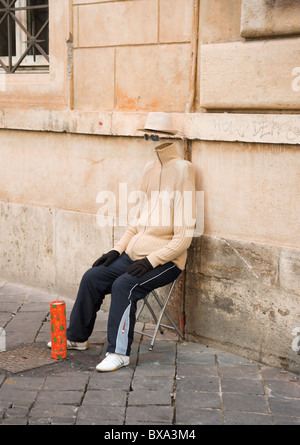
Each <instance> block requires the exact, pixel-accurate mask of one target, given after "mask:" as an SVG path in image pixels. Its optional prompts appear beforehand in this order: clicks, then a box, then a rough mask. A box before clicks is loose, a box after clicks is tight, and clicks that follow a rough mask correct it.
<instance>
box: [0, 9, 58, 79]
mask: <svg viewBox="0 0 300 445" xmlns="http://www.w3.org/2000/svg"><path fill="white" fill-rule="evenodd" d="M16 2H17V0H12V1H9V0H0V16H1V14H3V15H2V17H0V25H1V24H2V23H3V22H4V20H5V19H6V18H7V38H8V65H6V64H5V63H4V62H3V61H2V60H1V58H0V65H1V67H2V68H3V69H4V70H5V71H6V73H15V71H16V70H17V69H18V68H19V67H20V65H21V63H22V62H23V60H24V59H25V57H26V56H27V55H28V53H29V52H30V51H31V50H33V55H34V57H35V54H36V50H38V52H39V53H40V54H41V55H42V56H44V58H45V59H46V61H47V62H48V63H49V55H48V54H47V53H46V52H45V51H44V49H43V48H42V47H41V45H40V43H42V42H44V41H45V40H39V39H38V37H39V36H40V35H41V33H42V32H43V31H44V30H45V29H46V27H47V26H48V25H49V12H48V14H47V19H46V20H45V22H44V23H43V25H42V26H41V28H40V29H39V30H38V31H37V32H36V31H35V26H33V32H32V33H30V32H29V31H28V29H27V28H26V27H25V26H24V25H23V23H22V22H21V21H20V20H19V19H18V17H17V16H16V14H15V13H16V12H17V11H22V10H25V11H32V10H38V9H47V10H48V11H49V5H48V2H47V3H44V4H40V5H31V6H15V4H16ZM1 6H4V7H1ZM13 24H15V26H17V25H18V26H19V27H20V28H21V30H22V31H23V32H24V33H25V34H26V36H27V40H26V42H25V43H26V44H27V48H26V49H25V50H24V51H23V54H22V55H21V56H20V58H19V59H18V60H17V62H16V63H15V64H13V32H15V31H14V27H13V26H12V25H13Z"/></svg>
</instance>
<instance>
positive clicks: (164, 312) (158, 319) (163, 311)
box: [134, 280, 184, 351]
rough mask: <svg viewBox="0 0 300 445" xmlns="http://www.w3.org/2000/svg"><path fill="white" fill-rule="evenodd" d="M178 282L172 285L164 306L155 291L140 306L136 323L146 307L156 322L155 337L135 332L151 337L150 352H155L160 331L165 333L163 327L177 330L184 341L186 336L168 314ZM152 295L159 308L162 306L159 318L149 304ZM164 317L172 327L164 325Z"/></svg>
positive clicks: (138, 332)
mask: <svg viewBox="0 0 300 445" xmlns="http://www.w3.org/2000/svg"><path fill="white" fill-rule="evenodd" d="M176 281H177V280H175V281H173V283H172V285H171V287H170V289H169V293H168V295H167V298H166V301H165V303H164V304H163V303H162V301H161V300H160V298H159V296H158V294H157V292H156V291H155V290H153V291H152V292H150V294H148V295H147V296H146V297H145V298H144V299H143V301H142V304H141V306H140V308H139V311H138V313H137V316H136V321H138V319H139V317H140V315H141V313H142V312H143V309H144V307H145V306H147V308H148V309H149V311H150V313H151V315H152V317H153V319H154V321H155V323H156V325H155V329H154V333H153V335H151V334H147V333H146V332H141V331H138V330H135V331H134V332H136V333H137V334H141V335H145V336H146V337H150V338H152V340H151V343H150V347H149V351H152V350H153V347H154V343H155V339H156V336H157V333H158V331H160V333H161V334H163V333H164V331H163V329H162V328H161V327H164V328H168V329H173V330H175V331H176V332H177V334H178V335H179V336H180V337H181V338H182V340H184V335H183V334H182V333H181V332H180V330H179V329H178V327H177V326H176V324H175V322H174V321H173V320H172V318H171V316H170V315H169V313H168V311H167V306H168V303H169V301H170V298H171V295H172V292H173V289H174V286H175V284H176ZM151 294H152V295H153V296H154V298H155V300H156V301H157V303H158V304H159V306H160V308H161V311H160V313H159V316H158V317H156V315H155V313H154V311H153V309H152V307H151V305H150V303H149V301H148V297H149V295H151ZM164 315H165V316H166V317H167V319H168V320H169V322H170V323H171V326H170V325H165V324H162V322H161V321H162V318H163V316H164Z"/></svg>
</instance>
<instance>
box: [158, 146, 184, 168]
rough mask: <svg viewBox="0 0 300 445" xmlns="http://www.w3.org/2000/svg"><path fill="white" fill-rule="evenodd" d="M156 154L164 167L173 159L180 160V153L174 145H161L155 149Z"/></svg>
mask: <svg viewBox="0 0 300 445" xmlns="http://www.w3.org/2000/svg"><path fill="white" fill-rule="evenodd" d="M155 151H156V154H157V156H158V159H159V160H160V162H161V163H162V164H163V165H164V164H167V163H168V162H169V161H171V160H172V159H178V158H179V153H178V150H177V148H176V147H175V145H174V144H172V143H171V144H170V143H167V144H161V145H158V146H157V147H156V148H155Z"/></svg>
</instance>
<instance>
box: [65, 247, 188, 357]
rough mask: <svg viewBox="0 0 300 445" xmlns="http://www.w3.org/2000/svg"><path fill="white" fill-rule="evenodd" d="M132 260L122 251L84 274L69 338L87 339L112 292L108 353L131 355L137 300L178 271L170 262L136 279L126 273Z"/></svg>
mask: <svg viewBox="0 0 300 445" xmlns="http://www.w3.org/2000/svg"><path fill="white" fill-rule="evenodd" d="M132 263H133V261H132V260H131V259H130V257H129V256H128V255H127V254H126V253H123V254H122V255H120V256H119V258H118V259H117V260H115V261H114V262H113V263H111V264H110V265H109V266H103V265H102V264H101V265H100V266H97V267H92V268H91V269H89V270H88V271H87V272H86V273H85V274H84V275H83V277H82V280H81V283H80V286H79V290H78V295H77V298H76V301H75V303H74V306H73V309H72V312H71V316H70V323H69V327H68V329H67V338H68V340H71V341H78V342H83V341H86V340H88V338H89V337H90V335H91V334H92V331H93V328H94V323H95V320H96V315H97V312H98V311H99V309H100V307H101V304H102V302H103V300H104V298H105V295H107V294H111V306H110V311H109V317H108V325H107V339H108V348H107V352H115V353H117V354H123V355H128V356H129V355H130V350H131V344H132V341H133V334H134V325H135V314H136V303H137V301H138V300H140V299H142V298H145V297H146V296H147V295H148V294H149V292H151V291H152V290H153V289H157V288H158V287H162V286H165V285H166V284H169V283H171V282H172V281H174V280H175V279H176V278H177V277H178V276H179V275H180V273H181V270H180V269H179V268H178V267H177V266H176V265H175V264H174V263H173V262H171V261H170V262H168V263H166V264H163V265H161V266H157V267H155V268H154V269H152V270H150V271H149V272H147V273H145V274H144V275H142V276H141V277H140V278H137V277H134V276H132V275H130V274H128V273H127V272H126V270H127V269H128V267H129V266H130V264H132Z"/></svg>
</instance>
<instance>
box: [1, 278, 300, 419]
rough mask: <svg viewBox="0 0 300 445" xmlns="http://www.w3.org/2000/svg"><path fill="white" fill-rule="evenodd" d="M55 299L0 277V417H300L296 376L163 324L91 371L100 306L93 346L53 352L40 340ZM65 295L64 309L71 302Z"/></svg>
mask: <svg viewBox="0 0 300 445" xmlns="http://www.w3.org/2000/svg"><path fill="white" fill-rule="evenodd" d="M57 298H58V297H57V296H56V295H50V294H48V293H45V292H43V291H40V290H37V289H32V288H29V287H26V286H19V285H15V284H13V283H8V282H3V281H2V282H0V327H2V328H4V329H5V339H6V351H4V352H0V425H48V424H52V425H75V424H76V425H165V426H167V425H284V424H285V425H300V385H299V376H297V375H294V374H291V373H289V372H284V371H283V370H280V369H275V368H270V367H267V366H264V365H261V364H258V363H256V362H251V361H249V360H246V359H244V358H240V357H237V356H235V355H232V354H229V353H226V352H222V351H219V350H215V349H212V348H208V347H205V346H204V345H200V344H195V343H186V342H182V341H180V342H179V341H177V337H176V336H174V335H172V334H169V333H166V334H165V335H161V334H160V335H159V336H158V337H157V341H156V343H155V346H154V349H153V351H149V349H148V348H149V338H147V337H145V336H143V337H142V336H141V335H139V334H136V335H135V340H134V344H133V353H132V357H131V363H130V365H129V366H128V367H126V368H122V369H120V370H118V371H115V372H111V373H99V372H97V371H95V366H96V365H97V364H98V363H99V361H100V360H101V358H102V357H103V354H104V353H105V342H106V321H107V314H106V313H105V312H102V311H100V312H99V313H98V317H97V321H96V325H95V330H94V333H93V335H92V337H91V339H90V343H91V344H90V349H88V350H87V351H84V352H79V351H68V356H67V359H65V360H61V361H54V360H53V359H51V353H50V350H49V349H48V348H47V346H46V343H47V341H49V340H50V321H49V311H50V307H49V303H50V301H53V300H55V299H57ZM64 301H65V302H66V306H67V318H68V317H69V314H70V312H71V308H72V304H73V301H72V300H68V299H64ZM138 328H139V330H142V329H146V330H151V329H153V326H151V325H149V324H146V325H144V324H142V323H139V326H138ZM2 340H3V339H2ZM15 350H17V351H15ZM100 356H101V358H100Z"/></svg>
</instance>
